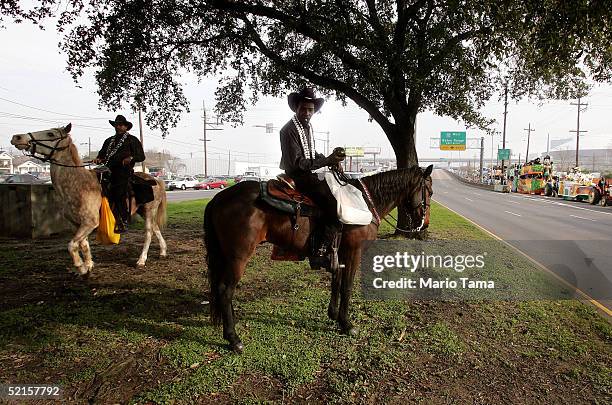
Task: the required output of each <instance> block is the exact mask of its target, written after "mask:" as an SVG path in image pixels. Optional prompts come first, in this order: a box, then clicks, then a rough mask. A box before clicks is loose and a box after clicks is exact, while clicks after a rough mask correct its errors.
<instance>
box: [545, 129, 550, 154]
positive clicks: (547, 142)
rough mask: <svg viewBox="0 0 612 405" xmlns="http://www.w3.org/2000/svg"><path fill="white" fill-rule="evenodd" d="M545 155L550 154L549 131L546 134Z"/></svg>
mask: <svg viewBox="0 0 612 405" xmlns="http://www.w3.org/2000/svg"><path fill="white" fill-rule="evenodd" d="M546 155H550V133H549V134H548V135H547V136H546Z"/></svg>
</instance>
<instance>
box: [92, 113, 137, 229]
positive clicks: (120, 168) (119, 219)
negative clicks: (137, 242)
mask: <svg viewBox="0 0 612 405" xmlns="http://www.w3.org/2000/svg"><path fill="white" fill-rule="evenodd" d="M108 122H109V123H110V124H111V125H112V126H113V127H115V135H113V136H111V137H110V138H108V139H106V140H105V141H104V145H102V149H100V152H98V156H97V157H96V158H95V159H94V160H93V161H94V163H97V164H100V163H102V164H104V165H106V166H107V167H108V168H109V169H110V171H111V176H110V187H109V199H110V201H111V203H112V206H113V213H114V215H115V220H116V232H117V233H125V232H127V224H128V220H129V218H130V213H129V211H128V204H127V199H128V197H129V196H128V192H129V181H130V177H131V176H132V174H133V173H134V165H135V164H136V163H137V162H143V161H144V160H145V154H144V151H143V149H142V144H141V143H140V141H139V140H138V138H136V137H135V136H133V135H130V133H129V132H128V131H129V130H130V129H132V123H131V122H129V121H128V120H127V119H126V118H125V117H124V116H123V115H117V118H115V120H114V121H113V120H109V121H108Z"/></svg>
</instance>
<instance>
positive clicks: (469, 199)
mask: <svg viewBox="0 0 612 405" xmlns="http://www.w3.org/2000/svg"><path fill="white" fill-rule="evenodd" d="M463 198H465V199H466V200H468V201H471V202H474V200H472V199H471V198H467V197H463Z"/></svg>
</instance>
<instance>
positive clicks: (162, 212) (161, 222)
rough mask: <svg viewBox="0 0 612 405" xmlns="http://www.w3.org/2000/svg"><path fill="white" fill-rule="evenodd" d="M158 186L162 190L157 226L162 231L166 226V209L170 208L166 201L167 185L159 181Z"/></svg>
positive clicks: (156, 218)
mask: <svg viewBox="0 0 612 405" xmlns="http://www.w3.org/2000/svg"><path fill="white" fill-rule="evenodd" d="M157 186H158V187H159V190H160V194H159V195H160V202H159V207H157V216H156V217H155V222H156V223H157V226H158V227H159V228H160V229H162V228H163V227H164V226H166V217H167V216H166V208H167V206H168V201H167V199H166V185H165V184H164V182H163V181H161V180H157Z"/></svg>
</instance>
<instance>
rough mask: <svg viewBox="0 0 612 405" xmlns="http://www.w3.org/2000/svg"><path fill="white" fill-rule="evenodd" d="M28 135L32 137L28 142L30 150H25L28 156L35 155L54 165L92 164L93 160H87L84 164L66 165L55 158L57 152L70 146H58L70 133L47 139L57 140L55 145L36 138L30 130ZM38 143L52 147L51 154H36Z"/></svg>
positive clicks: (46, 140)
mask: <svg viewBox="0 0 612 405" xmlns="http://www.w3.org/2000/svg"><path fill="white" fill-rule="evenodd" d="M28 136H29V137H30V140H29V141H28V144H29V145H30V150H28V152H29V153H25V152H24V153H25V154H26V155H28V156H31V157H33V158H35V159H38V160H40V161H41V162H49V163H52V164H54V165H57V166H62V167H87V166H91V161H89V162H85V164H83V165H65V164H63V163H59V162H58V161H57V160H55V159H53V154H55V152H58V151H62V150H66V149H68V148H69V145H66V146H62V147H59V146H58V145H59V144H60V142H61V141H63V140H64V139H66V138H68V135H66V136H59V137H57V138H52V139H45V142H48V141H51V142H52V141H57V142H55V145H54V146H49V145H46V144H44V143H43V142H42V141H40V140H38V139H36V138H34V136H33V135H32V133H31V132H28ZM37 145H38V146H43V147H45V148H47V149H50V150H51V153H50V154H49V156H47V155H45V154H44V153H42V152H38V153H39V154H42V155H43V156H42V157H40V156H36V146H37Z"/></svg>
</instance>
